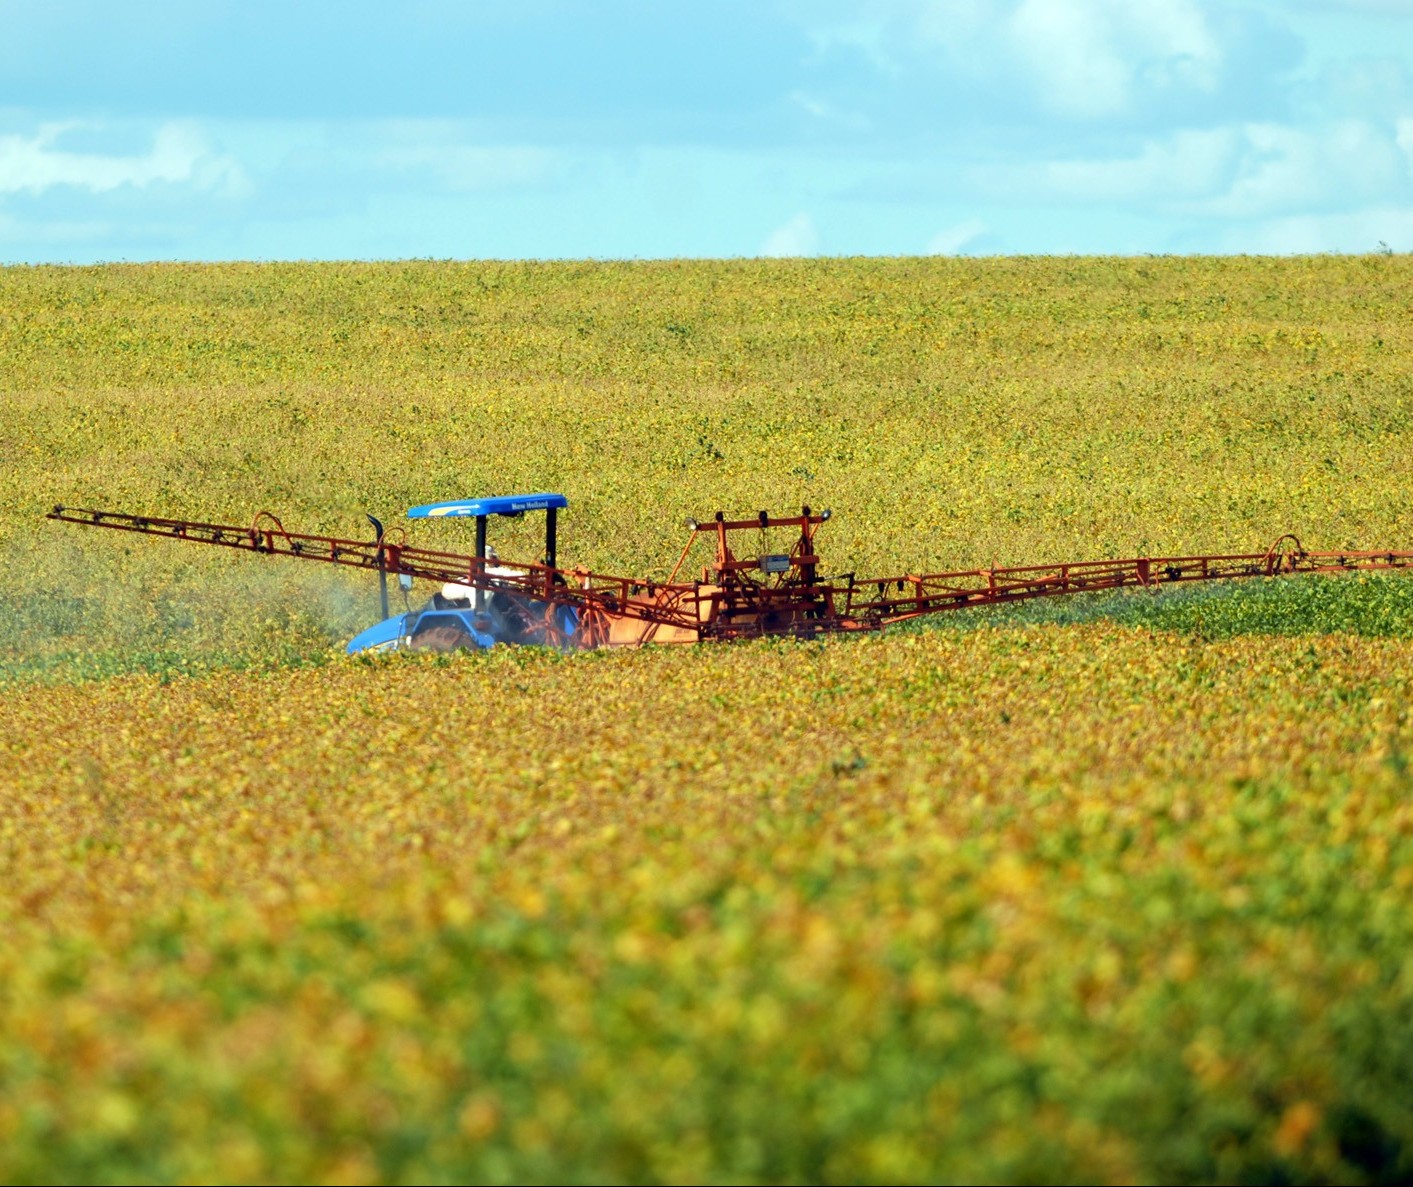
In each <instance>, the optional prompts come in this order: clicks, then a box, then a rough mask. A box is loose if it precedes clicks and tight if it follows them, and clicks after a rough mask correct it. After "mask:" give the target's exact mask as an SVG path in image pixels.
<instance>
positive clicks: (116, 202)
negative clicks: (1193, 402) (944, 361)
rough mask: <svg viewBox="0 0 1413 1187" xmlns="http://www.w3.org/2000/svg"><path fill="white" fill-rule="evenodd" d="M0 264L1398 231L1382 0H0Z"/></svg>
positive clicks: (1181, 245) (1350, 240)
mask: <svg viewBox="0 0 1413 1187" xmlns="http://www.w3.org/2000/svg"><path fill="white" fill-rule="evenodd" d="M0 29H3V30H4V32H3V35H0V261H5V262H43V261H72V262H89V261H97V260H148V259H194V260H208V259H335V258H357V259H387V258H405V257H414V256H415V257H435V258H486V257H493V258H525V257H530V258H534V257H574V258H582V257H614V258H623V257H627V258H633V257H644V258H647V257H665V256H754V255H814V254H827V255H854V254H867V255H900V254H906V255H916V254H926V253H933V252H940V253H948V254H951V253H960V254H997V253H1011V252H1037V253H1070V252H1085V253H1088V252H1103V253H1142V252H1183V253H1186V252H1262V253H1267V252H1270V253H1286V252H1305V251H1350V252H1362V251H1375V250H1381V249H1383V248H1385V247H1386V248H1391V249H1392V250H1395V251H1408V250H1411V249H1413V0H872V2H871V3H859V2H854V0H754V2H751V3H738V2H737V0H713V2H712V3H710V4H706V3H699V4H686V3H667V2H659V3H654V2H650V0H593V2H588V0H584V2H581V3H568V2H563V0H516V2H515V3H506V2H504V0H495V2H492V0H460V2H453V0H401V2H399V3H392V2H391V0H383V2H379V3H375V2H371V0H340V2H339V3H330V2H325V0H281V2H277V3H273V2H267V0H200V2H189V0H143V2H142V3H140V4H138V3H124V2H122V0H108V2H107V3H97V2H92V0H44V2H42V3H40V2H36V0H0Z"/></svg>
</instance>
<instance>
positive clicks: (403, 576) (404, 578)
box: [397, 573, 412, 593]
mask: <svg viewBox="0 0 1413 1187" xmlns="http://www.w3.org/2000/svg"><path fill="white" fill-rule="evenodd" d="M397 586H398V588H399V589H400V590H402V592H403V593H406V592H407V591H408V590H410V589H411V588H412V574H411V573H399V574H398V575H397Z"/></svg>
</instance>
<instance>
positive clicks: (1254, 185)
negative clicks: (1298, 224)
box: [1194, 120, 1409, 218]
mask: <svg viewBox="0 0 1413 1187" xmlns="http://www.w3.org/2000/svg"><path fill="white" fill-rule="evenodd" d="M1243 136H1244V140H1245V143H1244V145H1243V152H1242V155H1241V161H1240V164H1239V167H1238V170H1237V174H1236V176H1235V178H1234V179H1233V180H1232V183H1231V185H1230V186H1229V187H1228V188H1227V190H1226V191H1225V192H1224V193H1222V194H1218V195H1215V196H1214V197H1212V198H1211V199H1209V200H1207V201H1205V202H1202V203H1199V204H1198V205H1197V206H1196V207H1194V209H1196V210H1197V211H1200V212H1201V213H1203V214H1206V215H1209V216H1215V217H1223V218H1249V217H1260V216H1264V215H1271V214H1286V213H1299V212H1313V211H1318V210H1321V209H1325V208H1329V207H1332V206H1348V205H1353V204H1356V203H1357V204H1363V203H1367V202H1379V201H1388V200H1389V199H1397V198H1399V197H1403V196H1405V195H1406V193H1407V190H1408V184H1409V169H1408V161H1407V159H1406V158H1405V156H1404V154H1403V152H1402V151H1400V147H1399V144H1398V143H1397V141H1396V140H1395V139H1394V138H1392V137H1390V136H1389V134H1388V133H1387V132H1386V131H1384V130H1383V129H1381V128H1377V127H1375V126H1373V125H1372V124H1368V123H1363V122H1360V121H1356V120H1346V121H1341V122H1340V123H1337V124H1331V125H1327V126H1324V127H1318V128H1313V129H1306V128H1296V127H1290V126H1286V125H1280V124H1250V125H1247V127H1246V128H1245V129H1243Z"/></svg>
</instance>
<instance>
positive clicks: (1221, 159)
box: [966, 119, 1413, 220]
mask: <svg viewBox="0 0 1413 1187" xmlns="http://www.w3.org/2000/svg"><path fill="white" fill-rule="evenodd" d="M966 177H967V178H968V180H969V181H970V182H971V184H972V185H974V186H975V187H976V188H977V190H978V191H979V192H980V193H981V194H983V195H985V196H987V197H989V198H991V199H993V200H1002V201H1005V200H1014V199H1016V198H1026V199H1036V200H1040V201H1051V202H1054V201H1058V202H1071V203H1086V204H1092V205H1104V206H1124V205H1129V206H1138V207H1143V208H1146V209H1147V210H1149V211H1166V212H1169V213H1177V214H1182V215H1194V214H1195V215H1200V216H1202V217H1205V218H1230V219H1240V220H1245V219H1253V218H1266V217H1272V216H1277V215H1288V214H1289V215H1295V214H1302V213H1303V214H1313V213H1318V212H1321V211H1327V210H1334V209H1337V208H1339V207H1340V206H1360V205H1367V204H1377V203H1387V202H1398V201H1401V200H1403V199H1404V198H1406V197H1408V196H1409V195H1410V193H1413V119H1408V120H1404V121H1400V123H1399V125H1398V130H1397V132H1396V134H1393V135H1391V134H1390V133H1389V132H1388V131H1387V130H1386V129H1384V128H1382V127H1379V126H1378V125H1375V124H1372V123H1368V122H1365V121H1358V120H1344V121H1338V122H1333V123H1329V124H1324V125H1318V126H1315V127H1312V128H1300V127H1295V126H1291V125H1286V124H1271V123H1265V124H1245V125H1239V126H1232V127H1225V128H1212V129H1206V130H1201V131H1185V132H1178V133H1175V134H1173V135H1170V136H1166V137H1163V138H1160V139H1154V140H1150V141H1148V142H1147V143H1145V144H1144V145H1143V146H1142V148H1141V149H1140V150H1139V151H1138V152H1137V153H1134V154H1131V155H1128V156H1122V157H1107V158H1102V157H1101V158H1094V157H1073V158H1069V159H1060V160H1050V161H1039V162H1024V163H1017V164H1006V165H987V166H977V167H973V168H972V169H970V170H968V171H967V172H966Z"/></svg>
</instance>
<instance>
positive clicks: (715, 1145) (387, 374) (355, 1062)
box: [0, 256, 1413, 1182]
mask: <svg viewBox="0 0 1413 1187" xmlns="http://www.w3.org/2000/svg"><path fill="white" fill-rule="evenodd" d="M1410 281H1413V276H1411V275H1410V265H1409V262H1408V260H1407V259H1406V258H1404V257H1398V256H1394V257H1385V256H1377V257H1369V258H1320V259H1291V260H1282V261H1271V260H1258V259H1228V260H1219V259H1211V260H1185V259H1144V260H1087V259H1070V260H1034V259H1032V260H995V261H959V260H943V259H936V260H889V261H869V260H830V261H810V262H806V263H801V262H750V261H737V262H724V263H697V264H686V263H660V264H534V265H531V264H515V265H512V264H450V263H436V262H417V263H409V264H367V265H221V266H165V265H163V266H130V267H129V266H124V267H102V268H91V269H59V268H33V269H0V375H3V377H4V385H5V386H4V389H3V390H4V400H5V406H6V413H7V415H6V417H5V423H4V424H3V425H0V457H3V459H4V462H5V464H4V466H0V546H3V548H4V549H5V555H6V559H7V571H6V588H5V592H4V594H3V598H4V607H3V608H4V611H5V613H4V615H3V616H0V684H3V690H2V691H3V700H0V855H3V860H4V869H5V875H6V876H5V878H4V880H3V881H2V882H0V926H3V928H4V932H5V936H6V943H5V944H4V945H3V946H0V1179H4V1180H5V1181H34V1182H70V1181H105V1182H119V1181H177V1180H182V1181H211V1180H223V1181H230V1180H242V1181H256V1182H262V1181H273V1180H280V1181H288V1180H295V1181H301V1182H317V1181H325V1182H404V1181H406V1182H413V1181H416V1182H425V1181H443V1182H444V1181H466V1180H476V1181H481V1180H486V1181H507V1182H508V1181H527V1180H544V1181H573V1182H601V1181H606V1180H632V1181H663V1180H673V1181H770V1182H798V1181H826V1182H832V1181H849V1182H854V1181H860V1180H866V1181H904V1180H906V1181H921V1180H956V1181H984V1182H1000V1181H1016V1180H1027V1181H1032V1180H1033V1181H1040V1180H1044V1181H1057V1180H1063V1181H1076V1180H1094V1181H1105V1182H1134V1181H1164V1182H1166V1181H1174V1182H1176V1181H1193V1182H1233V1181H1262V1182H1268V1181H1269V1182H1274V1181H1321V1182H1392V1181H1402V1180H1404V1179H1407V1178H1408V1177H1409V1176H1410V1174H1413V1106H1410V1104H1409V1101H1408V1093H1407V1085H1408V1083H1409V1082H1410V1080H1413V964H1410V961H1409V958H1408V953H1409V951H1410V950H1413V922H1410V921H1413V911H1410V907H1411V906H1413V804H1410V791H1413V767H1410V763H1411V762H1413V757H1410V756H1413V723H1410V719H1409V711H1408V709H1409V700H1410V692H1411V691H1413V684H1411V683H1410V682H1411V681H1413V676H1410V672H1411V671H1413V664H1411V663H1410V661H1413V580H1410V579H1409V578H1405V577H1402V576H1399V575H1390V576H1385V577H1377V576H1376V577H1366V578H1358V577H1355V578H1349V577H1340V578H1298V579H1286V578H1280V579H1274V580H1254V581H1250V582H1246V583H1242V584H1237V585H1231V586H1205V587H1191V588H1178V589H1169V590H1165V591H1163V592H1161V593H1158V594H1156V595H1149V594H1135V595H1130V596H1108V597H1097V598H1071V599H1066V600H1062V601H1061V600H1056V601H1052V602H1043V603H1030V604H1026V605H1021V606H1015V607H1009V608H1001V609H997V610H994V611H988V612H984V613H958V614H955V615H944V616H939V617H938V618H937V619H936V620H935V621H932V622H921V623H916V624H909V625H908V626H907V627H906V628H905V629H899V630H896V631H894V632H890V633H888V634H886V635H883V636H870V637H855V638H834V639H829V640H827V641H823V642H817V643H795V642H786V641H779V640H776V641H763V642H761V643H757V644H742V645H732V646H722V647H700V648H677V649H673V648H661V649H658V648H649V649H645V650H643V651H640V652H606V653H592V654H580V655H569V656H560V655H556V654H549V653H544V652H539V651H536V650H532V649H521V650H504V649H502V650H497V651H494V652H491V653H489V654H484V655H482V654H476V655H464V654H463V655H453V656H440V657H438V656H421V657H418V656H390V657H388V656H385V657H373V658H368V657H363V658H359V657H354V658H348V657H345V656H344V655H343V654H342V645H343V642H344V641H345V640H346V639H347V638H348V637H349V636H350V635H351V634H352V633H353V632H354V631H356V630H357V629H359V628H360V627H362V626H364V625H366V624H367V623H369V622H371V621H372V620H373V618H374V616H375V614H376V612H377V611H376V594H375V587H374V586H373V583H372V582H370V581H368V580H367V579H366V578H359V577H354V576H350V575H347V574H342V573H339V572H335V571H332V570H330V571H328V572H325V570H324V568H323V567H320V566H313V565H306V566H301V565H300V564H298V563H296V562H290V561H283V562H275V561H268V560H264V559H261V558H256V557H252V556H249V555H228V554H225V553H223V552H222V551H221V550H218V549H207V548H197V547H193V546H189V545H181V544H176V543H171V542H165V541H161V540H155V539H148V538H142V537H129V536H123V535H120V534H118V533H106V532H100V531H92V530H86V529H81V528H77V527H72V526H68V525H60V524H55V523H51V522H47V521H45V520H43V519H42V518H41V516H42V514H43V512H44V511H45V510H46V509H47V507H48V506H49V505H50V504H52V503H56V502H58V503H65V504H71V505H79V506H84V505H88V506H99V507H108V508H111V509H115V510H122V511H129V512H136V513H150V514H153V515H162V516H190V517H193V518H200V519H204V520H215V521H224V522H245V521H248V520H249V519H250V518H251V517H252V516H253V515H254V513H255V512H256V511H259V510H261V509H268V510H271V511H274V512H276V513H278V514H279V515H280V516H281V517H282V519H283V520H284V522H285V524H286V526H288V527H289V528H290V529H291V530H302V531H318V532H329V533H333V534H341V535H356V534H359V533H362V532H364V531H366V530H367V527H366V522H365V521H364V520H363V519H362V516H363V514H364V513H365V512H368V511H371V512H373V513H374V514H378V515H380V516H382V517H383V518H384V519H385V520H387V521H388V522H389V523H391V522H393V520H394V519H395V517H396V516H397V515H398V513H399V512H400V510H401V509H403V508H405V507H407V506H410V505H412V504H414V503H419V502H427V501H431V500H436V499H444V498H455V497H459V496H467V495H474V494H486V493H509V492H512V491H515V490H537V489H560V490H563V491H564V492H565V493H566V494H568V495H569V498H570V500H571V506H570V508H569V511H568V513H567V514H566V515H565V518H564V521H563V537H562V542H561V550H562V554H563V556H564V558H565V559H566V560H568V561H569V562H570V563H573V562H576V561H582V562H585V563H589V564H591V565H593V566H595V567H598V568H602V569H606V570H608V571H619V572H641V573H643V574H644V575H662V574H664V573H665V572H666V570H667V568H668V567H669V566H670V564H671V562H672V560H673V559H675V554H676V550H677V549H678V548H679V547H680V543H681V537H680V528H679V526H678V525H680V523H681V520H682V519H683V518H684V517H685V516H687V515H694V516H696V517H698V518H702V517H705V516H709V515H710V514H711V513H712V512H713V511H715V510H716V509H717V508H722V509H724V510H727V511H728V512H732V513H745V514H749V513H751V512H754V511H755V510H757V509H759V508H769V509H771V510H772V511H785V510H790V509H793V508H796V507H798V506H799V505H801V504H803V503H809V504H811V505H812V506H814V507H816V508H821V507H826V506H828V507H832V508H833V510H834V512H835V515H834V518H833V519H832V520H831V522H830V523H829V525H828V526H827V528H826V529H825V530H824V531H823V532H822V533H821V535H820V545H821V548H822V549H823V553H824V556H825V558H826V560H827V561H828V562H830V565H831V567H832V568H833V569H834V570H835V571H847V570H856V571H858V572H859V573H860V574H868V573H870V572H880V573H893V572H905V571H913V572H917V571H925V570H927V569H939V568H950V567H964V566H965V567H969V566H972V565H978V564H987V563H990V562H991V561H993V560H994V561H996V562H997V563H1024V562H1027V561H1034V562H1043V561H1053V560H1066V559H1075V560H1079V559H1087V558H1098V557H1103V556H1116V555H1136V554H1143V553H1147V554H1164V553H1167V554H1180V553H1192V552H1208V551H1219V550H1227V549H1230V550H1236V551H1255V550H1258V549H1260V548H1263V547H1265V546H1266V545H1267V544H1269V543H1270V541H1271V540H1273V539H1274V538H1275V537H1277V536H1278V535H1280V534H1281V533H1282V532H1284V531H1287V530H1294V531H1296V532H1297V533H1298V534H1299V535H1300V536H1301V537H1302V539H1303V541H1304V543H1305V544H1306V545H1307V546H1308V547H1310V548H1312V549H1326V548H1328V549H1338V548H1347V547H1388V548H1404V549H1407V548H1413V535H1410V533H1409V531H1408V526H1407V525H1408V518H1407V514H1406V504H1405V501H1404V499H1403V495H1402V487H1401V485H1400V483H1401V482H1402V481H1403V479H1404V478H1406V475H1407V474H1408V472H1409V467H1410V452H1409V444H1408V442H1409V441H1410V440H1413V438H1410V435H1409V429H1410V418H1413V381H1410V379H1409V376H1408V373H1407V368H1406V360H1407V358H1408V356H1409V350H1410V346H1413V341H1410V334H1413V331H1410V329H1409V327H1410V326H1413V317H1410V316H1409V313H1410V311H1409V309H1408V304H1409V300H1410V298H1409V295H1408V294H1409V293H1410V292H1413V285H1410ZM497 527H498V528H503V529H504V533H505V534H504V536H503V538H502V539H501V540H499V541H498V542H497V543H498V545H501V552H502V554H504V555H507V556H515V555H517V554H518V553H524V554H526V555H530V554H532V553H533V551H534V540H533V533H532V531H531V526H529V525H525V524H513V523H512V524H506V525H497ZM415 539H417V540H418V541H420V542H426V543H429V544H433V545H441V546H445V547H448V548H456V549H461V550H465V549H466V547H467V544H468V541H467V539H466V537H465V534H464V532H463V531H460V530H458V528H457V527H456V526H455V525H445V524H443V525H427V527H426V530H425V531H424V530H422V529H421V528H420V527H419V530H418V532H417V533H416V534H415ZM423 592H424V591H421V590H418V591H414V596H417V597H420V596H421V595H422V593H423Z"/></svg>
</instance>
